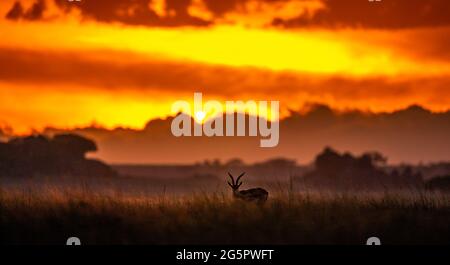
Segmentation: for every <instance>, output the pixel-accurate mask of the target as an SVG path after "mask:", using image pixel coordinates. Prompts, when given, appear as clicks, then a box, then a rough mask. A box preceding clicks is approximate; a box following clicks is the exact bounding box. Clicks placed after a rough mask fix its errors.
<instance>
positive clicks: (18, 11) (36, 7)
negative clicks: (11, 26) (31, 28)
mask: <svg viewBox="0 0 450 265" xmlns="http://www.w3.org/2000/svg"><path fill="white" fill-rule="evenodd" d="M45 9H46V4H45V0H37V1H36V2H34V3H33V5H32V6H31V7H30V8H29V9H27V10H25V9H24V7H23V6H22V4H21V2H19V1H17V2H15V3H14V5H13V6H12V8H11V9H10V10H9V11H8V13H7V14H6V18H7V19H10V20H18V19H25V20H40V19H42V18H43V14H44V11H45Z"/></svg>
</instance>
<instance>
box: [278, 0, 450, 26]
mask: <svg viewBox="0 0 450 265" xmlns="http://www.w3.org/2000/svg"><path fill="white" fill-rule="evenodd" d="M324 2H325V4H326V8H325V9H321V10H319V11H318V12H316V13H315V14H313V15H312V17H309V16H301V17H298V18H295V19H290V20H283V19H280V18H275V19H274V21H273V24H274V25H277V26H283V27H288V28H297V27H308V26H316V27H327V28H328V27H330V28H346V27H357V28H384V29H399V28H414V27H436V26H448V25H450V16H449V14H450V2H449V1H448V0H425V1H424V0H389V1H384V0H383V1H380V2H375V1H367V0H363V1H361V0H326V1H324Z"/></svg>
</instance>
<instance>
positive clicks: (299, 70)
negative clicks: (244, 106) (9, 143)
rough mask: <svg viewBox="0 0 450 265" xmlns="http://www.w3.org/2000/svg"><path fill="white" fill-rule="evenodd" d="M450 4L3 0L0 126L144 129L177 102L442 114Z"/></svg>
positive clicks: (447, 99) (449, 88)
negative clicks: (197, 99)
mask: <svg viewBox="0 0 450 265" xmlns="http://www.w3.org/2000/svg"><path fill="white" fill-rule="evenodd" d="M449 14H450V2H449V1H447V0H429V1H426V0H383V1H381V2H369V1H367V0H328V1H326V0H264V1H255V0H227V1H215V0H82V1H81V2H69V1H65V0H47V1H44V0H37V1H36V0H35V1H31V0H30V1H25V0H21V1H15V0H2V1H1V2H0V16H1V17H0V128H10V130H12V131H13V132H14V133H18V134H23V133H29V132H30V131H32V130H42V129H43V128H45V127H47V126H52V127H58V128H72V127H77V126H88V125H91V124H96V125H98V126H103V127H106V128H114V127H117V126H124V127H130V128H136V129H138V128H143V127H144V126H145V124H146V123H147V122H148V121H149V120H150V119H153V118H163V117H167V116H169V115H171V114H172V113H171V105H172V103H173V102H174V101H176V100H181V99H185V100H188V101H192V99H193V93H194V92H196V91H197V92H203V94H204V97H205V99H216V100H222V101H225V100H237V99H240V100H250V99H252V100H280V102H281V103H280V104H281V109H282V115H287V113H288V110H289V109H294V110H301V109H302V108H304V106H305V105H308V104H310V103H323V104H327V105H329V106H330V107H332V108H334V109H337V110H348V109H358V110H363V111H373V112H386V111H387V112H391V111H395V110H398V109H402V108H405V107H407V106H409V105H412V104H419V105H421V106H423V107H425V108H427V109H429V110H431V111H433V112H442V111H446V110H449V109H450V49H449V48H448V47H450V16H449Z"/></svg>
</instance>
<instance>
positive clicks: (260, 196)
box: [228, 172, 269, 203]
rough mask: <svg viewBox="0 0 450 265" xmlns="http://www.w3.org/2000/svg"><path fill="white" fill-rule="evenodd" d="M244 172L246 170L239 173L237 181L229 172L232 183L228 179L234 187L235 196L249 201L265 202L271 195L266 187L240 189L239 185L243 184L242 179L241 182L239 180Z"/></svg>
mask: <svg viewBox="0 0 450 265" xmlns="http://www.w3.org/2000/svg"><path fill="white" fill-rule="evenodd" d="M244 174H245V172H244V173H242V174H241V175H239V177H237V179H236V181H234V178H233V175H231V174H230V172H228V176H230V178H231V183H230V182H229V181H228V185H230V187H231V188H232V189H233V197H234V198H237V199H241V200H244V201H249V202H257V203H264V202H265V201H266V200H267V197H268V196H269V193H268V192H267V191H266V190H265V189H262V188H254V189H249V190H239V187H240V186H241V185H242V181H241V182H239V180H240V179H241V177H242V176H244Z"/></svg>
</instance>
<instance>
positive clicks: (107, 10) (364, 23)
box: [6, 0, 450, 29]
mask: <svg viewBox="0 0 450 265" xmlns="http://www.w3.org/2000/svg"><path fill="white" fill-rule="evenodd" d="M48 1H54V2H55V3H56V5H57V6H58V7H59V8H60V9H61V10H63V11H64V12H65V13H68V12H69V11H71V10H74V9H77V10H79V11H80V12H81V15H82V17H83V18H84V19H94V20H97V21H101V22H120V23H124V24H129V25H144V26H158V27H175V26H208V25H212V24H214V23H216V22H217V21H220V19H221V18H223V17H224V16H225V15H226V14H227V13H230V12H239V9H242V6H243V5H245V3H246V2H249V1H254V0H227V1H216V0H204V1H203V3H204V4H205V6H206V8H207V10H208V11H209V12H210V13H211V14H212V15H213V17H212V18H211V19H208V20H205V19H204V18H203V19H202V18H199V17H194V16H192V15H190V14H189V12H188V9H189V6H190V5H191V4H192V2H191V0H166V1H165V7H164V9H163V11H164V12H166V13H167V15H164V16H161V15H160V14H157V12H155V10H153V9H151V8H150V7H149V3H151V1H150V0H95V1H81V2H68V1H67V0H48ZM153 1H155V0H153ZM288 1H295V0H260V2H266V3H274V2H281V3H283V2H284V3H286V2H288ZM299 1H302V0H299ZM305 1H306V0H305ZM317 1H319V0H317ZM322 2H323V4H324V6H325V8H323V9H320V10H318V11H314V12H301V11H299V16H298V17H296V18H289V19H286V18H283V17H277V16H276V15H275V13H274V17H273V22H272V24H273V25H275V26H279V27H286V28H303V27H325V28H380V29H400V28H415V27H437V26H449V25H450V16H449V15H448V14H450V2H449V1H448V0H389V1H380V2H375V1H373V2H372V1H367V0H322ZM44 9H45V2H44V0H37V1H36V2H35V4H34V5H33V6H32V7H31V8H30V9H29V10H24V9H23V7H22V5H21V4H20V2H19V1H18V2H16V3H14V5H13V6H12V7H11V9H10V10H9V12H8V13H7V14H6V18H8V19H11V20H17V19H19V18H21V19H28V20H36V19H40V18H42V12H43V10H44ZM240 11H242V10H240ZM228 22H230V21H228ZM235 22H238V21H235Z"/></svg>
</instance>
